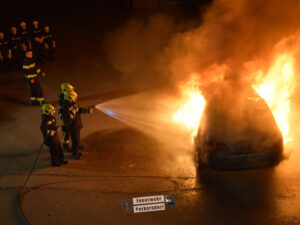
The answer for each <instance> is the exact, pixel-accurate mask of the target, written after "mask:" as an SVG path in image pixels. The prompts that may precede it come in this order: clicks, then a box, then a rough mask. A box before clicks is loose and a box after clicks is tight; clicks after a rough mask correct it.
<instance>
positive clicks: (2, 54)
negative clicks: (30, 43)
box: [0, 32, 11, 72]
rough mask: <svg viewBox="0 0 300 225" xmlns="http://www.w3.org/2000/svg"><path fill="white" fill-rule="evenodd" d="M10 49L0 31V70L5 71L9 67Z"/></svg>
mask: <svg viewBox="0 0 300 225" xmlns="http://www.w3.org/2000/svg"><path fill="white" fill-rule="evenodd" d="M10 59H11V49H10V46H9V44H8V41H7V39H6V38H5V35H4V33H1V32H0V64H1V66H0V67H1V71H3V72H7V71H8V70H9V67H10Z"/></svg>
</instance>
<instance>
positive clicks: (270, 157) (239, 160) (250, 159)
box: [207, 152, 281, 170]
mask: <svg viewBox="0 0 300 225" xmlns="http://www.w3.org/2000/svg"><path fill="white" fill-rule="evenodd" d="M280 159H281V154H280V153H279V152H277V153H276V152H264V153H251V154H234V155H233V154H232V155H230V154H222V155H217V154H214V153H213V152H211V153H210V154H208V155H207V165H208V167H209V168H211V169H229V170H234V169H254V168H263V167H271V166H275V165H277V164H278V163H279V162H280Z"/></svg>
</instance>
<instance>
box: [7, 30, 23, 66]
mask: <svg viewBox="0 0 300 225" xmlns="http://www.w3.org/2000/svg"><path fill="white" fill-rule="evenodd" d="M9 45H10V49H11V54H12V65H13V67H14V68H15V69H17V70H20V69H21V61H22V45H21V37H20V35H19V34H18V32H17V28H16V27H12V28H11V29H10V36H9Z"/></svg>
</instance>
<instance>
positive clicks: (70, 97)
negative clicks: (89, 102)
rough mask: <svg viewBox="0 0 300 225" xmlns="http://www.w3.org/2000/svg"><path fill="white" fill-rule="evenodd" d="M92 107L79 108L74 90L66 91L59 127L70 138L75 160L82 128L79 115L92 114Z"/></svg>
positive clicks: (79, 155)
mask: <svg viewBox="0 0 300 225" xmlns="http://www.w3.org/2000/svg"><path fill="white" fill-rule="evenodd" d="M93 108H94V106H90V107H88V108H83V107H80V106H79V105H78V103H77V93H76V92H75V91H74V90H66V92H65V93H64V101H63V103H62V106H61V109H60V113H61V122H62V124H61V126H62V129H63V130H65V131H67V132H68V133H69V134H70V136H71V141H72V155H73V157H74V158H75V159H80V157H81V153H80V152H79V148H80V129H81V128H82V122H81V116H80V115H81V114H82V113H89V114H92V113H93Z"/></svg>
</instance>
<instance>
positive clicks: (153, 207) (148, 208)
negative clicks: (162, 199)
mask: <svg viewBox="0 0 300 225" xmlns="http://www.w3.org/2000/svg"><path fill="white" fill-rule="evenodd" d="M163 210H166V208H165V203H158V204H149V205H135V206H133V212H134V213H142V212H153V211H163Z"/></svg>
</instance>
